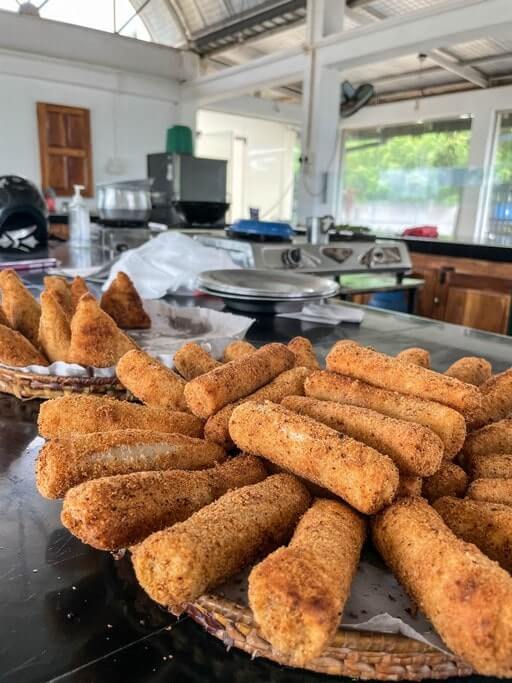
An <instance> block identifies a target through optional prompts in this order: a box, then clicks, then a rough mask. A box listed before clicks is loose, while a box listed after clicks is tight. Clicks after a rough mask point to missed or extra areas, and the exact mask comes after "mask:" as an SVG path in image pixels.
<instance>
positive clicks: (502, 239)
mask: <svg viewBox="0 0 512 683" xmlns="http://www.w3.org/2000/svg"><path fill="white" fill-rule="evenodd" d="M484 238H487V239H489V240H492V241H494V242H496V243H497V244H508V245H510V241H511V240H512V112H508V113H501V114H499V115H498V125H497V130H496V140H495V145H494V165H493V170H492V176H491V183H490V190H489V197H488V208H487V218H486V221H485V226H484Z"/></svg>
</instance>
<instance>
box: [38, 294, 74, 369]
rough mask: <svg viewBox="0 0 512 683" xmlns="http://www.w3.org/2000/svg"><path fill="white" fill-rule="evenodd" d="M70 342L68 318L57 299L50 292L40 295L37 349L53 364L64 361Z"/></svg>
mask: <svg viewBox="0 0 512 683" xmlns="http://www.w3.org/2000/svg"><path fill="white" fill-rule="evenodd" d="M70 341H71V327H70V325H69V320H68V317H67V315H66V313H65V311H64V309H63V308H62V306H61V305H60V303H59V301H58V300H57V298H56V297H55V296H54V295H53V294H52V293H51V292H50V291H44V292H43V293H42V294H41V318H40V320H39V347H40V348H41V349H42V350H43V351H44V353H45V355H46V357H47V358H48V360H49V361H50V363H53V362H55V361H57V360H63V361H65V360H66V359H67V357H68V351H69V344H70Z"/></svg>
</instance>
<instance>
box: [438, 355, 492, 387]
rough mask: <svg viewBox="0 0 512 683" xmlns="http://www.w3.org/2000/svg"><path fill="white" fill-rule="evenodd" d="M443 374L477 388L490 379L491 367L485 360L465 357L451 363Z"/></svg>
mask: <svg viewBox="0 0 512 683" xmlns="http://www.w3.org/2000/svg"><path fill="white" fill-rule="evenodd" d="M444 374H445V375H449V376H450V377H455V378H456V379H460V381H461V382H466V384H474V385H475V386H476V387H479V386H481V385H482V384H483V383H484V382H486V381H487V380H488V379H489V378H490V377H491V375H492V365H491V364H490V363H489V361H488V360H485V358H478V357H477V356H467V357H464V358H459V360H458V361H455V363H452V364H451V365H450V367H449V368H448V370H445V373H444Z"/></svg>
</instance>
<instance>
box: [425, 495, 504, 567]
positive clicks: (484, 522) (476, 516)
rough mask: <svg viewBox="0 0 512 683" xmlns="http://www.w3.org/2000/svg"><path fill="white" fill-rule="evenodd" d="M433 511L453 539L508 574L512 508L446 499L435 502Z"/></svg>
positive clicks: (467, 500) (458, 499)
mask: <svg viewBox="0 0 512 683" xmlns="http://www.w3.org/2000/svg"><path fill="white" fill-rule="evenodd" d="M434 508H435V509H436V510H437V512H438V513H439V514H440V515H441V517H442V518H443V520H444V523H445V524H446V525H447V526H448V527H449V528H450V529H451V530H452V531H453V533H454V534H455V535H456V536H458V537H459V538H462V540H463V541H466V542H467V543H474V544H475V545H476V547H477V548H480V550H481V551H482V552H483V553H484V554H485V555H487V557H490V558H491V560H495V561H496V562H498V563H499V564H500V565H501V566H502V567H503V569H506V570H507V571H508V572H510V571H512V508H510V507H509V506H508V505H497V504H496V503H485V502H483V501H480V500H469V499H467V498H466V499H464V500H461V499H460V498H451V497H450V496H445V497H444V498H439V500H436V502H435V503H434Z"/></svg>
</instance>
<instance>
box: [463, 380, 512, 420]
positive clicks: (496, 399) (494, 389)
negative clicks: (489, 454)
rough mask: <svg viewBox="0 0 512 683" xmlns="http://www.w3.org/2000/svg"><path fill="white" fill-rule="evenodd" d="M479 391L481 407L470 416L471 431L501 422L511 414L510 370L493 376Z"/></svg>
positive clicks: (511, 389)
mask: <svg viewBox="0 0 512 683" xmlns="http://www.w3.org/2000/svg"><path fill="white" fill-rule="evenodd" d="M480 390H481V392H482V396H483V401H482V407H481V409H480V410H478V411H476V412H475V414H474V415H473V416H472V420H471V427H472V428H473V429H476V428H478V427H481V426H483V425H486V424H489V423H490V422H497V421H498V420H502V419H503V418H505V417H507V416H508V415H510V414H511V413H512V369H510V370H506V371H505V372H501V373H499V374H498V375H494V376H493V377H491V378H490V379H488V380H487V381H486V382H484V383H483V384H482V385H481V386H480Z"/></svg>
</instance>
